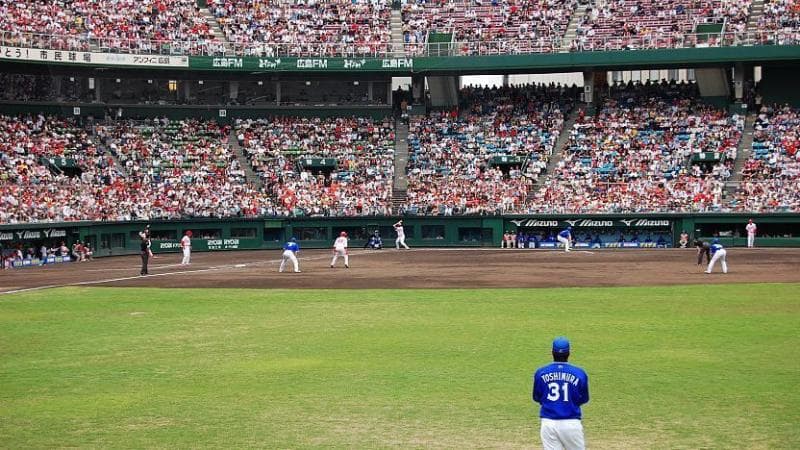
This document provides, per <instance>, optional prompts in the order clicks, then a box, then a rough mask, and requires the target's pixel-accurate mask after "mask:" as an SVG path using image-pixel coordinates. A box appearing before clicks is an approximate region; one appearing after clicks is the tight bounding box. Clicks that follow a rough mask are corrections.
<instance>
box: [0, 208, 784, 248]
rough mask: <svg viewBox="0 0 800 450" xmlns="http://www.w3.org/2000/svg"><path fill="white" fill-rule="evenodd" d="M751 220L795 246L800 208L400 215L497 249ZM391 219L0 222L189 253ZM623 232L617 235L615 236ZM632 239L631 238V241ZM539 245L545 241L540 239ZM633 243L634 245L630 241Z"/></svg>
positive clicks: (727, 232)
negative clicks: (519, 239) (532, 241)
mask: <svg viewBox="0 0 800 450" xmlns="http://www.w3.org/2000/svg"><path fill="white" fill-rule="evenodd" d="M749 218H753V219H754V220H755V222H756V223H757V224H758V227H759V237H758V240H757V245H758V246H762V247H767V246H770V247H800V214H789V213H786V214H753V215H750V214H616V215H580V214H574V215H547V214H532V215H518V216H471V217H421V216H406V217H404V218H403V219H404V223H405V230H406V236H407V239H406V242H407V243H408V244H409V245H410V246H412V247H499V246H500V242H501V239H502V236H503V233H504V232H505V231H514V232H518V233H524V234H526V235H531V234H533V235H536V236H537V238H538V239H537V240H538V241H540V242H539V245H540V246H541V247H545V248H546V247H547V246H548V245H549V243H547V242H546V240H545V242H541V239H540V238H541V237H542V236H545V237H546V236H547V235H549V234H552V233H556V232H558V231H559V230H560V229H561V228H563V227H566V226H572V227H573V229H574V234H575V236H576V237H577V238H578V239H579V240H580V241H584V240H585V239H587V237H588V239H589V240H594V239H595V238H597V237H599V238H600V241H601V242H602V245H601V246H600V247H604V248H605V247H610V248H618V247H632V248H640V247H652V246H654V245H655V243H656V242H658V241H659V238H660V237H663V238H664V239H663V241H664V242H666V244H667V245H666V246H667V247H674V246H676V244H677V242H678V240H679V236H680V234H681V232H682V231H684V230H685V231H686V232H687V233H689V235H690V236H691V237H692V238H693V237H695V236H699V237H702V238H710V237H712V236H719V237H720V238H721V239H722V241H723V243H724V244H725V245H728V246H742V245H744V244H745V237H744V236H745V232H744V226H745V224H746V223H747V220H748V219H749ZM397 219H398V218H397V217H353V218H262V219H227V220H218V219H194V220H176V221H149V222H143V221H138V222H120V223H111V222H70V223H54V224H25V225H22V224H17V225H14V224H6V225H0V245H2V248H3V249H8V248H12V247H16V246H17V245H22V246H23V247H25V248H27V247H29V246H36V247H37V248H38V246H41V245H42V244H45V245H48V246H54V245H56V244H58V243H59V242H61V241H64V242H65V243H66V244H67V245H71V244H72V243H74V242H76V241H77V240H81V241H85V242H89V243H90V244H91V246H92V247H93V248H94V249H95V255H96V256H113V255H124V254H133V253H137V252H138V243H139V239H138V232H139V231H141V230H142V229H144V227H145V225H146V224H150V229H151V232H152V238H153V251H154V252H156V253H166V252H177V251H179V247H180V246H179V239H180V238H181V236H182V235H183V233H184V231H185V230H192V232H193V233H194V239H193V244H192V245H193V249H194V250H195V251H232V250H256V249H278V248H280V246H281V245H282V243H283V242H284V241H285V240H286V239H287V238H289V237H292V236H296V237H297V238H298V239H299V240H300V244H301V246H302V247H304V248H325V247H329V246H330V245H331V243H332V242H333V240H334V239H335V237H336V236H337V235H338V234H339V233H340V232H341V231H347V233H348V234H349V236H350V238H351V247H355V248H358V247H363V246H364V244H365V243H366V241H367V238H368V236H369V235H370V234H372V233H374V231H375V230H378V231H379V233H380V235H381V236H382V238H383V240H384V245H385V246H387V247H390V246H393V245H394V237H395V234H394V231H393V229H392V224H393V223H394V222H396V221H397ZM620 236H622V238H623V241H622V242H620V241H619V237H620ZM634 238H635V239H634ZM543 244H544V245H543ZM634 244H638V245H634Z"/></svg>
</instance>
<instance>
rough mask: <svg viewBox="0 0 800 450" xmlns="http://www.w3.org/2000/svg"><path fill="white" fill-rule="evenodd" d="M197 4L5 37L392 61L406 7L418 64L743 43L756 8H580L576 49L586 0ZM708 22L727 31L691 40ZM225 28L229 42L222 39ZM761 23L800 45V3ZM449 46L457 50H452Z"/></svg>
mask: <svg viewBox="0 0 800 450" xmlns="http://www.w3.org/2000/svg"><path fill="white" fill-rule="evenodd" d="M197 3H198V2H197V0H71V1H41V0H0V14H2V17H3V18H4V21H3V23H2V25H0V39H1V40H2V44H3V45H7V46H19V47H34V48H37V47H43V48H52V49H59V50H80V51H90V50H92V51H96V50H101V51H112V52H133V53H160V54H198V53H203V54H211V55H223V54H225V55H233V54H235V55H244V56H261V57H278V56H286V55H288V56H307V57H313V56H321V57H326V56H368V55H377V56H384V55H390V54H392V52H393V51H398V50H399V49H394V48H392V42H391V41H392V24H391V9H392V7H397V6H398V5H399V3H402V6H399V7H400V8H401V11H402V22H401V23H400V24H399V25H397V26H400V27H402V28H401V32H402V36H403V42H404V44H405V45H406V51H407V53H408V54H410V55H413V54H419V53H421V52H423V51H424V50H425V45H424V44H427V43H437V42H440V43H444V44H447V45H446V46H445V47H446V48H444V49H441V50H442V51H448V52H449V51H451V50H455V51H456V52H457V53H458V54H462V55H473V54H518V53H537V52H553V51H561V50H563V49H567V48H568V49H570V50H572V51H591V50H621V49H642V48H672V47H685V46H713V45H719V44H721V43H724V44H733V43H737V42H743V41H740V38H742V37H745V36H746V32H747V23H748V19H749V17H750V13H751V3H752V0H736V1H724V0H673V1H672V2H668V3H661V2H658V1H656V0H598V1H596V2H591V4H590V5H588V6H587V7H586V8H585V10H580V11H582V13H581V14H582V15H581V16H580V17H578V18H577V28H576V34H577V35H576V37H575V39H574V40H572V41H571V42H566V41H565V40H564V36H565V33H566V31H567V28H568V26H569V24H570V21H571V20H572V19H573V16H574V15H575V12H576V11H577V10H578V5H579V2H578V0H539V1H535V2H532V1H525V0H406V1H404V2H393V1H390V0H324V1H322V0H297V1H286V2H284V1H281V2H277V1H256V2H254V1H251V0H208V1H207V2H206V3H207V6H206V7H207V8H208V12H206V11H205V10H203V9H201V8H200V7H199V6H198V4H197ZM205 14H211V16H209V17H208V18H207V17H206V15H205ZM209 18H210V20H211V21H212V22H213V21H214V20H216V24H215V25H214V26H211V25H209V23H208V20H209ZM707 24H718V25H720V26H722V24H724V28H721V29H720V28H716V29H713V28H712V29H707V31H709V32H710V34H709V35H708V36H698V35H695V34H694V33H696V32H700V33H702V31H703V28H701V26H705V25H707ZM216 25H219V29H221V30H222V34H223V35H215V34H214V33H215V32H214V29H215V28H216ZM756 25H757V26H756V28H755V31H757V32H758V33H757V35H756V39H757V40H758V42H759V43H761V44H782V45H786V44H796V43H797V42H800V6H798V5H797V2H796V1H793V0H769V1H766V2H765V3H764V9H763V14H762V15H761V16H759V18H758V20H757V22H756ZM219 29H218V30H217V32H219ZM720 31H724V32H725V35H724V36H720V35H719V32H720ZM751 31H753V30H751ZM451 41H452V42H457V43H458V46H457V47H456V48H454V49H450V48H449V43H450V42H451ZM567 44H569V46H568V45H567ZM433 51H434V52H436V51H437V50H436V49H435V48H434V49H433ZM434 54H435V53H434Z"/></svg>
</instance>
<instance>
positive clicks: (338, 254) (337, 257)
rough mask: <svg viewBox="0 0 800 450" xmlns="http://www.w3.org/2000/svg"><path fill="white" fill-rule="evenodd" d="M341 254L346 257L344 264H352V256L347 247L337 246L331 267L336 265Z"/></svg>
mask: <svg viewBox="0 0 800 450" xmlns="http://www.w3.org/2000/svg"><path fill="white" fill-rule="evenodd" d="M340 256H341V257H343V258H344V265H345V266H349V265H350V257H349V256H348V255H347V249H345V248H342V249H338V248H337V249H336V250H334V251H333V260H332V261H331V267H333V266H335V265H336V261H337V260H338V259H339V257H340Z"/></svg>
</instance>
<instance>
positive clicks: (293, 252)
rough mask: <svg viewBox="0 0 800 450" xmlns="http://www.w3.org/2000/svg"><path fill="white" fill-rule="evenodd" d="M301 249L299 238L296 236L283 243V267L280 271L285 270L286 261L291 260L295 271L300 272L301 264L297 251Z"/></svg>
mask: <svg viewBox="0 0 800 450" xmlns="http://www.w3.org/2000/svg"><path fill="white" fill-rule="evenodd" d="M299 251H300V245H298V244H297V239H296V238H294V237H293V238H291V239H289V242H287V243H285V244H283V258H281V267H280V268H279V269H278V272H283V268H284V267H286V261H291V262H292V265H293V266H294V273H300V266H299V264H298V263H297V252H299Z"/></svg>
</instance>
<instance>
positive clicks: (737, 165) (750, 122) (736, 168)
mask: <svg viewBox="0 0 800 450" xmlns="http://www.w3.org/2000/svg"><path fill="white" fill-rule="evenodd" d="M755 123H756V116H755V114H748V115H747V117H746V118H745V120H744V131H743V132H742V139H741V140H740V141H739V148H738V149H737V150H736V161H735V162H734V163H733V171H732V172H731V177H730V179H729V180H728V181H727V182H726V183H725V193H724V194H725V196H727V194H728V193H729V192H735V191H736V189H737V188H738V187H739V184H740V183H741V182H742V178H743V176H744V175H743V174H742V168H743V167H744V163H745V162H746V161H747V160H748V159H750V153H751V152H752V150H753V131H754V128H753V127H754V126H755Z"/></svg>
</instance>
